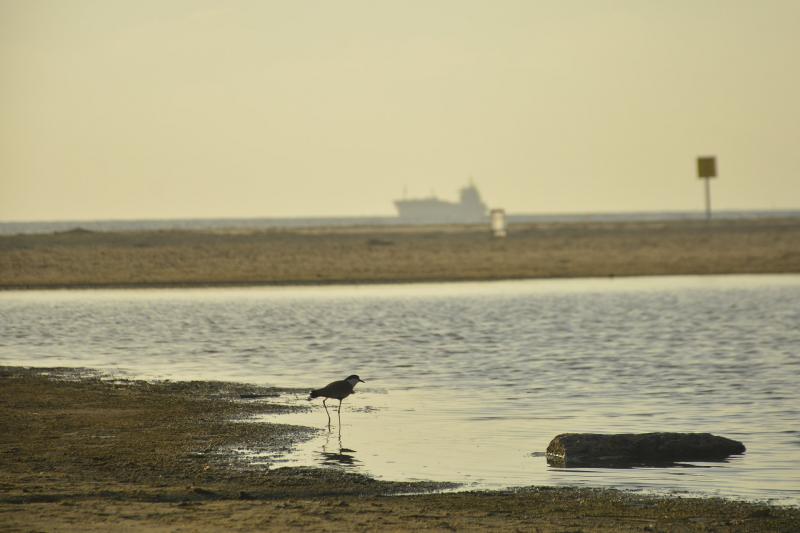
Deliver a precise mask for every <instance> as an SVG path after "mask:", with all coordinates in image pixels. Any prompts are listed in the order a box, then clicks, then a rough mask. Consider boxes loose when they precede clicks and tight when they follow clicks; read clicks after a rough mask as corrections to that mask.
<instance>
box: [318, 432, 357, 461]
mask: <svg viewBox="0 0 800 533" xmlns="http://www.w3.org/2000/svg"><path fill="white" fill-rule="evenodd" d="M341 431H342V429H341V427H340V428H339V432H338V433H337V434H336V435H335V436H334V433H333V432H332V431H328V434H327V436H326V438H325V444H323V445H322V449H321V450H319V451H318V452H317V456H318V458H319V462H320V464H322V465H325V466H345V467H353V466H358V465H360V464H361V461H359V460H358V459H356V456H355V455H354V454H355V453H356V450H352V449H350V448H345V447H344V445H343V444H342V432H341ZM332 441H333V442H332Z"/></svg>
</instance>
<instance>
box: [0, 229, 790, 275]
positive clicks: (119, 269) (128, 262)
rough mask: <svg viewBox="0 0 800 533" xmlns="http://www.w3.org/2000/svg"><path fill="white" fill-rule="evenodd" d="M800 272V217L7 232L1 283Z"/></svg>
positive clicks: (2, 240)
mask: <svg viewBox="0 0 800 533" xmlns="http://www.w3.org/2000/svg"><path fill="white" fill-rule="evenodd" d="M788 272H791V273H797V272H800V218H786V219H757V220H720V221H712V222H711V223H706V222H704V221H670V222H624V223H623V222H613V223H611V222H606V223H547V224H519V225H512V226H511V227H510V228H509V236H508V237H507V238H505V239H493V238H492V237H491V236H490V235H489V232H488V230H487V228H485V227H483V226H474V225H473V226H471V225H452V226H403V227H350V228H312V229H275V230H269V231H247V230H241V231H225V232H209V231H151V232H117V233H110V232H109V233H106V232H89V231H84V230H73V231H69V232H64V233H57V234H48V235H16V236H0V288H6V289H12V288H48V287H51V288H55V287H142V286H195V285H259V284H325V283H393V282H419V281H459V280H472V281H475V280H496V279H524V278H548V277H604V276H640V275H676V274H677V275H680V274H742V273H788Z"/></svg>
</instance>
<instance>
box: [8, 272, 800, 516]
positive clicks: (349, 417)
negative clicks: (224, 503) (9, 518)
mask: <svg viewBox="0 0 800 533" xmlns="http://www.w3.org/2000/svg"><path fill="white" fill-rule="evenodd" d="M798 302H800V276H795V275H790V276H708V277H652V278H629V279H582V280H542V281H519V282H487V283H454V284H419V285H393V286H347V287H344V286H343V287H304V288H241V289H174V290H156V289H150V290H119V291H105V290H95V291H36V292H5V293H0V363H2V364H11V365H36V366H88V367H94V368H100V369H105V370H109V371H114V372H118V373H122V374H125V375H128V376H135V377H147V378H149V377H158V378H168V379H180V380H186V379H224V380H235V381H246V382H252V383H259V384H268V385H277V386H287V387H294V386H297V387H307V388H311V387H319V386H322V385H324V384H325V383H327V382H329V381H332V380H335V379H341V378H343V377H345V376H346V375H348V374H350V373H358V374H359V375H361V377H362V378H363V379H364V380H366V381H367V383H366V384H360V385H359V386H358V388H357V394H355V395H353V396H351V397H350V398H348V399H346V400H345V402H344V408H343V410H342V421H343V423H344V424H343V426H342V427H341V428H340V427H339V425H338V420H337V415H336V411H335V407H334V408H333V409H331V415H332V416H333V426H332V428H331V431H330V432H329V431H328V430H327V429H326V423H327V418H326V415H325V412H324V411H323V410H322V406H321V403H320V402H319V401H316V402H313V403H308V402H306V400H305V399H304V397H302V396H300V395H296V396H295V395H287V396H286V397H285V400H286V401H287V402H290V403H298V404H301V405H310V406H312V407H313V408H312V409H310V410H309V411H308V412H305V413H299V414H294V415H282V416H279V417H274V418H270V419H269V420H270V421H278V422H288V423H298V424H303V425H310V426H316V427H320V428H321V431H320V433H319V435H318V436H317V437H316V438H314V439H312V440H310V441H309V442H307V443H305V444H303V445H301V446H299V447H298V448H297V449H296V450H295V451H294V452H293V453H291V454H289V455H286V456H280V457H260V458H255V460H260V461H268V462H271V463H277V465H299V464H313V465H321V464H327V465H332V466H335V467H337V468H349V469H354V470H356V471H361V472H364V473H368V474H370V475H373V476H375V477H378V478H383V479H392V480H409V479H432V480H447V481H457V482H463V483H466V484H467V486H468V487H479V488H499V487H507V486H521V485H533V484H548V485H590V486H612V487H618V488H628V489H634V490H643V491H654V492H659V493H664V492H669V493H674V492H677V493H688V494H703V495H718V496H726V497H735V498H746V499H763V500H772V501H774V502H778V503H784V504H787V503H788V504H800V467H798V466H797V465H798V463H800V461H798V460H799V459H800V427H798V424H797V421H798V420H800V392H798V389H799V387H797V381H798V371H799V370H800V327H798V326H800V305H798ZM329 403H331V404H333V405H334V406H335V404H336V403H337V402H335V401H334V402H329ZM577 431H584V432H588V431H591V432H645V431H708V432H711V433H715V434H720V435H724V436H727V437H730V438H734V439H738V440H741V441H743V442H744V443H745V444H746V445H747V448H748V451H747V453H746V454H745V455H743V456H741V457H734V458H731V459H730V460H729V461H728V462H725V463H702V464H700V463H695V464H693V465H691V466H694V468H689V467H685V468H636V469H562V468H554V467H550V466H548V465H547V463H546V461H545V458H544V456H543V453H542V452H544V450H545V448H546V447H547V443H548V442H549V440H550V439H551V438H552V437H554V436H555V435H557V434H559V433H564V432H577ZM340 435H341V436H340Z"/></svg>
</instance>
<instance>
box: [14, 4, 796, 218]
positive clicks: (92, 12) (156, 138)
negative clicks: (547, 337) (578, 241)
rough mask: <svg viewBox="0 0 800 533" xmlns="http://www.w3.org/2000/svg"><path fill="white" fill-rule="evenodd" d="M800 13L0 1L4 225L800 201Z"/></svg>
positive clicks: (784, 9) (715, 8)
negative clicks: (469, 205)
mask: <svg viewBox="0 0 800 533" xmlns="http://www.w3.org/2000/svg"><path fill="white" fill-rule="evenodd" d="M798 27H800V2H798V1H797V0H719V1H714V0H669V1H665V0H635V1H628V0H613V1H612V0H552V1H550V0H521V1H516V0H497V1H489V0H481V1H476V0H397V1H390V0H383V1H377V0H337V1H328V0H285V1H271V0H253V1H250V0H225V1H207V0H126V1H121V0H70V1H62V0H0V220H5V221H12V220H15V221H25V220H92V219H141V218H208V217H214V218H216V217H310V216H362V215H393V214H395V210H394V206H393V203H392V202H393V200H395V199H398V198H401V197H403V196H404V195H407V197H422V196H428V195H430V194H432V193H433V194H435V195H436V196H438V197H441V198H442V199H446V200H455V199H456V197H457V192H458V189H459V188H460V187H462V186H464V185H466V184H467V183H468V182H469V181H470V179H472V180H474V183H475V184H476V185H477V186H478V188H479V190H480V191H481V194H482V195H483V197H484V199H485V201H486V203H487V204H489V206H490V207H493V208H494V207H501V208H505V209H506V211H507V212H509V213H531V214H537V213H543V214H544V213H582V212H619V211H670V210H681V211H684V210H702V209H704V199H703V194H704V193H703V191H704V189H703V183H702V181H701V180H699V179H697V171H696V167H695V164H696V163H695V161H696V158H697V157H698V156H704V155H714V156H716V157H717V158H718V171H719V177H718V178H717V179H715V180H713V182H712V183H711V190H712V204H713V206H714V208H715V209H798V208H800V144H799V143H798V141H799V140H800V68H798V64H799V63H798V57H800V31H797V29H798Z"/></svg>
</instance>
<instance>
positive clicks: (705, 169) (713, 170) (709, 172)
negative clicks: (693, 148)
mask: <svg viewBox="0 0 800 533" xmlns="http://www.w3.org/2000/svg"><path fill="white" fill-rule="evenodd" d="M697 177H698V178H700V179H703V180H706V220H711V185H710V180H711V178H716V177H717V158H716V157H715V156H701V157H698V158H697Z"/></svg>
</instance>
